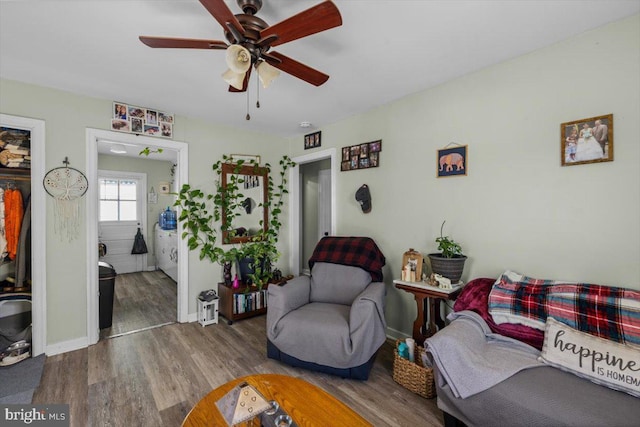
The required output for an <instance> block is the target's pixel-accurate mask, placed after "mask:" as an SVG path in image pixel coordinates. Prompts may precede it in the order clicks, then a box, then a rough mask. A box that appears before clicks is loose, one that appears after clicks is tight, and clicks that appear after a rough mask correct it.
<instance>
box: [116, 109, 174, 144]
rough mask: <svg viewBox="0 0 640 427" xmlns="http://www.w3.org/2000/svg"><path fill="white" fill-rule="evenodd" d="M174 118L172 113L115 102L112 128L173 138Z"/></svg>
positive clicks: (119, 130)
mask: <svg viewBox="0 0 640 427" xmlns="http://www.w3.org/2000/svg"><path fill="white" fill-rule="evenodd" d="M173 120H174V117H173V114H170V113H165V112H163V111H158V110H152V109H151V108H142V107H136V106H134V105H127V104H124V103H122V102H114V103H113V115H112V117H111V130H115V131H118V132H127V133H135V134H138V135H148V136H160V137H164V138H173Z"/></svg>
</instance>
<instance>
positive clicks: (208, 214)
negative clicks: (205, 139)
mask: <svg viewBox="0 0 640 427" xmlns="http://www.w3.org/2000/svg"><path fill="white" fill-rule="evenodd" d="M225 163H226V164H232V165H233V166H234V171H236V172H238V171H240V169H241V168H242V167H243V166H245V165H246V163H247V162H245V161H243V160H238V161H237V162H235V163H234V162H233V160H232V159H231V158H230V157H229V156H226V155H223V157H222V160H219V161H218V162H216V163H215V164H214V165H213V167H212V168H213V171H214V172H215V173H216V174H217V180H216V185H215V192H214V193H205V192H204V191H202V190H200V189H194V188H191V186H190V185H188V184H185V185H183V186H182V189H181V190H180V193H179V194H178V197H177V200H176V203H175V205H176V206H180V207H182V211H181V214H180V218H179V219H178V221H180V222H181V223H182V225H183V228H184V232H183V233H182V238H183V239H188V247H189V250H196V249H199V250H200V259H205V258H207V259H209V260H210V261H211V262H215V263H218V264H220V265H224V266H225V270H226V269H227V268H228V267H229V265H230V264H231V263H234V262H235V263H236V264H237V265H240V264H241V261H243V263H244V265H247V264H249V266H250V268H249V271H248V273H247V274H246V276H248V277H249V279H250V281H251V282H252V283H253V284H255V285H256V286H257V287H258V288H260V289H261V288H262V286H263V285H264V284H266V283H268V282H269V280H270V279H271V277H272V268H271V264H272V263H274V262H276V261H277V260H278V257H279V256H280V253H279V252H278V249H277V246H276V245H277V243H278V235H279V231H280V227H281V226H282V223H281V222H280V214H281V213H282V206H283V205H284V197H285V195H286V194H287V193H288V191H287V178H286V174H287V170H288V169H289V168H290V167H292V166H295V163H294V162H293V161H292V160H291V159H290V158H289V157H288V156H283V158H282V159H281V160H280V167H281V170H280V182H279V184H278V185H277V186H276V184H275V182H274V179H273V177H272V176H271V165H270V164H269V163H267V164H266V165H265V166H263V168H266V170H267V175H268V178H267V180H266V185H267V189H266V190H267V191H266V194H267V196H266V200H264V201H263V202H262V203H260V205H259V207H260V208H262V207H264V208H266V210H267V213H268V214H267V217H268V224H267V226H266V227H263V226H264V220H262V219H261V220H260V231H259V232H258V233H257V234H255V235H253V236H251V237H250V238H249V239H246V240H243V241H241V242H239V243H231V244H230V245H231V247H230V248H229V247H228V248H226V249H225V248H224V247H223V246H221V245H225V246H226V244H227V243H228V242H227V241H222V238H221V240H220V242H218V235H219V234H221V235H222V234H224V235H226V236H227V238H226V239H225V240H229V236H231V237H234V233H235V232H236V229H235V227H234V225H233V220H234V218H235V217H236V216H237V215H238V214H237V208H238V207H239V206H242V201H243V200H244V196H243V194H242V192H241V185H240V184H242V183H243V181H242V180H243V178H242V177H241V176H234V179H233V180H232V181H231V182H230V183H227V184H228V185H226V186H223V185H222V179H221V174H222V169H223V168H222V165H223V164H225ZM249 165H251V166H254V167H256V168H257V167H259V165H258V164H257V163H256V162H255V161H250V162H249ZM231 240H233V239H231ZM219 243H220V244H219ZM247 260H248V261H247Z"/></svg>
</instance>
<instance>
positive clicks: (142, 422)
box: [33, 316, 443, 427]
mask: <svg viewBox="0 0 640 427" xmlns="http://www.w3.org/2000/svg"><path fill="white" fill-rule="evenodd" d="M265 323H266V316H259V317H255V318H251V319H246V320H241V321H238V322H234V324H233V325H227V324H226V322H223V321H221V322H220V323H219V324H217V325H210V326H207V327H205V328H203V327H202V326H200V325H199V324H198V323H188V324H172V325H167V326H163V327H160V328H156V329H150V330H146V331H141V332H137V333H134V334H130V335H124V336H120V337H116V338H112V339H108V340H103V341H100V342H98V344H96V345H94V346H91V347H89V348H88V349H82V350H77V351H74V352H69V353H65V354H61V355H57V356H52V357H49V358H47V361H46V363H45V366H44V373H43V376H42V381H41V383H40V386H39V387H38V389H37V390H36V392H35V394H34V400H33V403H34V404H52V403H69V404H70V411H71V426H82V427H84V426H179V425H180V424H181V423H182V420H183V419H184V417H185V416H186V414H187V413H188V412H189V410H190V409H191V408H192V407H193V405H195V404H196V403H197V402H198V401H199V400H200V399H201V398H202V397H203V396H204V395H206V394H207V393H209V392H210V391H211V390H213V389H214V388H216V387H218V386H220V385H222V384H224V383H226V382H228V381H230V380H231V379H233V378H236V377H241V376H245V375H250V374H254V373H277V374H284V375H291V376H295V377H300V378H302V379H304V380H306V381H308V382H310V383H313V384H315V385H317V386H319V387H321V388H323V389H324V390H326V391H327V392H329V393H331V394H332V395H333V396H335V397H336V398H337V399H339V400H341V401H342V402H344V403H345V404H346V405H348V406H350V407H351V408H352V409H353V410H355V411H356V412H358V413H359V414H360V415H362V416H363V417H364V418H366V419H367V420H369V421H370V422H371V423H372V424H373V425H374V426H407V427H408V426H442V425H443V418H442V413H441V411H440V410H439V409H437V407H436V401H435V399H424V398H422V397H420V396H418V395H416V394H413V393H411V392H410V391H408V390H406V389H405V388H403V387H401V386H400V385H398V384H396V383H395V382H394V381H393V379H392V377H391V374H392V369H393V350H392V345H393V344H392V342H391V341H388V342H387V343H385V345H384V346H383V347H382V349H381V350H380V352H379V353H378V356H377V358H376V362H375V365H374V367H373V370H372V371H371V375H370V377H369V380H368V381H356V380H347V379H342V378H338V377H333V376H329V375H325V374H318V373H315V372H310V371H306V370H302V369H298V368H292V367H289V366H287V365H284V364H282V363H280V362H277V361H274V360H272V359H267V357H266V329H265ZM320 427H326V426H320ZM339 427H348V426H339Z"/></svg>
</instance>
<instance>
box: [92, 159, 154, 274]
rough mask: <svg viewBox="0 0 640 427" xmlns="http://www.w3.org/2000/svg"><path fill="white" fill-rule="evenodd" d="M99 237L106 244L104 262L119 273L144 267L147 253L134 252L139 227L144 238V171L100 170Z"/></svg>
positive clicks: (145, 177)
mask: <svg viewBox="0 0 640 427" xmlns="http://www.w3.org/2000/svg"><path fill="white" fill-rule="evenodd" d="M98 188H99V191H98V198H99V199H98V210H99V222H98V240H99V241H100V242H101V243H104V244H105V245H106V247H107V254H106V255H105V256H104V257H103V258H102V261H105V262H108V263H109V264H111V265H112V266H113V268H114V269H115V270H116V272H117V273H118V274H122V273H133V272H137V271H143V270H145V267H146V265H147V255H146V254H144V255H132V254H131V249H132V248H133V242H134V239H135V236H136V232H137V231H138V228H140V229H141V231H142V234H143V237H144V238H145V241H146V240H147V237H146V236H145V235H144V230H145V227H144V224H145V223H146V220H147V219H146V212H147V206H146V198H145V192H146V191H145V189H146V188H147V176H146V174H144V173H136V172H119V171H105V170H100V171H98Z"/></svg>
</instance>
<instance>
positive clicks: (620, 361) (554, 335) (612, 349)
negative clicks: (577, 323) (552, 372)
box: [538, 317, 640, 397]
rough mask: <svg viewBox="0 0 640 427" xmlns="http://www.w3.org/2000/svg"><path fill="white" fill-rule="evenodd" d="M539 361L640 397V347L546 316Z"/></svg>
mask: <svg viewBox="0 0 640 427" xmlns="http://www.w3.org/2000/svg"><path fill="white" fill-rule="evenodd" d="M538 360H540V361H541V362H544V363H546V364H549V365H551V366H555V367H556V368H559V369H562V370H563V371H567V372H571V373H573V374H575V375H577V376H579V377H582V378H586V379H588V380H590V381H592V382H594V383H596V384H600V385H604V386H607V387H609V388H612V389H614V390H619V391H624V392H625V393H629V394H630V395H632V396H636V397H640V349H638V348H637V347H634V346H630V345H627V344H619V343H615V342H612V341H609V340H606V339H602V338H598V337H594V336H593V335H590V334H586V333H584V332H580V331H577V330H575V329H573V328H570V327H569V326H567V325H565V324H564V323H561V322H558V321H557V320H555V319H554V318H552V317H548V318H547V322H546V327H545V334H544V344H543V345H542V354H541V355H540V357H539V358H538Z"/></svg>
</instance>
